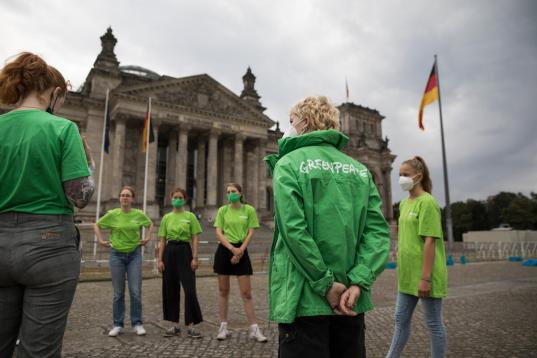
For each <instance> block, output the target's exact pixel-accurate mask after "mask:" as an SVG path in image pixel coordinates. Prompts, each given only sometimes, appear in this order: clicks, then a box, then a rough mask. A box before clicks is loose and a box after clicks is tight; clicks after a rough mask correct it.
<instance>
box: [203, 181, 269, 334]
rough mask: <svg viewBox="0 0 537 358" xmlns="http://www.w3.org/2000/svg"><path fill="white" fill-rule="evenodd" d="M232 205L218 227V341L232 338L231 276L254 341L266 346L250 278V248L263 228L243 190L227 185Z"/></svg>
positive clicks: (225, 209) (220, 211)
mask: <svg viewBox="0 0 537 358" xmlns="http://www.w3.org/2000/svg"><path fill="white" fill-rule="evenodd" d="M226 193H227V199H228V201H229V204H227V205H224V206H222V207H221V208H220V209H218V213H217V214H216V219H215V221H214V227H215V228H216V238H217V239H218V241H219V242H220V244H219V245H218V248H217V249H216V253H215V256H214V266H213V269H214V272H215V273H217V274H218V289H219V292H220V294H219V296H218V308H219V313H220V321H221V324H220V329H219V330H218V335H217V336H216V338H217V339H218V340H224V339H226V338H227V337H228V336H229V334H230V333H229V331H228V329H227V312H228V300H229V276H230V275H233V276H237V280H238V282H239V288H240V292H241V297H242V301H243V303H244V310H245V311H246V316H247V317H248V322H249V323H250V338H252V339H255V340H257V341H258V342H266V341H267V338H266V337H265V336H264V335H263V334H262V333H261V330H260V329H259V326H258V325H257V323H256V318H255V310H254V302H253V299H252V289H251V284H250V275H252V273H253V272H252V264H251V262H250V257H249V256H248V250H247V247H248V244H249V243H250V240H251V239H252V236H253V235H254V229H256V228H258V227H259V222H258V220H257V214H256V212H255V209H254V207H252V206H251V205H248V204H245V203H244V202H243V198H242V188H241V186H240V185H239V184H237V183H229V184H227V185H226Z"/></svg>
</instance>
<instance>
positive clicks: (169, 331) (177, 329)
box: [164, 327, 181, 337]
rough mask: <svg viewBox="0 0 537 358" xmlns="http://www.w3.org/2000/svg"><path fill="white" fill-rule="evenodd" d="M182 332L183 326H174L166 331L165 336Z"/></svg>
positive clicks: (172, 335)
mask: <svg viewBox="0 0 537 358" xmlns="http://www.w3.org/2000/svg"><path fill="white" fill-rule="evenodd" d="M180 334H181V328H179V327H172V328H170V329H168V330H167V331H166V333H164V337H174V336H178V335H180Z"/></svg>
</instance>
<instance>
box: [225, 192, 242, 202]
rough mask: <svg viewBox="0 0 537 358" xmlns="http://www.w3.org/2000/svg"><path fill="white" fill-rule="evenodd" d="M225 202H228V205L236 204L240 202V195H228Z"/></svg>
mask: <svg viewBox="0 0 537 358" xmlns="http://www.w3.org/2000/svg"><path fill="white" fill-rule="evenodd" d="M227 200H229V202H230V203H236V202H237V201H239V200H241V194H237V193H229V194H228V195H227Z"/></svg>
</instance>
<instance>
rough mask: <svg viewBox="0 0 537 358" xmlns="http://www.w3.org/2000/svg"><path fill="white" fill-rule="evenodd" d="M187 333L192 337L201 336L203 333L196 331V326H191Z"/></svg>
mask: <svg viewBox="0 0 537 358" xmlns="http://www.w3.org/2000/svg"><path fill="white" fill-rule="evenodd" d="M186 333H187V334H188V336H189V337H190V338H201V333H199V332H198V331H196V330H195V329H194V328H189V329H188V330H187V331H186Z"/></svg>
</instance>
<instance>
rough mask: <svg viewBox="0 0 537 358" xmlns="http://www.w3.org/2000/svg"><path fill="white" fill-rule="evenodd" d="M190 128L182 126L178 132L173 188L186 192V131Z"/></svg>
mask: <svg viewBox="0 0 537 358" xmlns="http://www.w3.org/2000/svg"><path fill="white" fill-rule="evenodd" d="M189 129H190V128H188V127H187V126H184V125H182V126H181V127H180V128H179V129H178V131H179V147H178V149H177V156H176V158H177V159H176V163H175V166H176V167H175V186H176V187H179V188H183V189H185V190H186V175H187V161H188V131H189Z"/></svg>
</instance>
